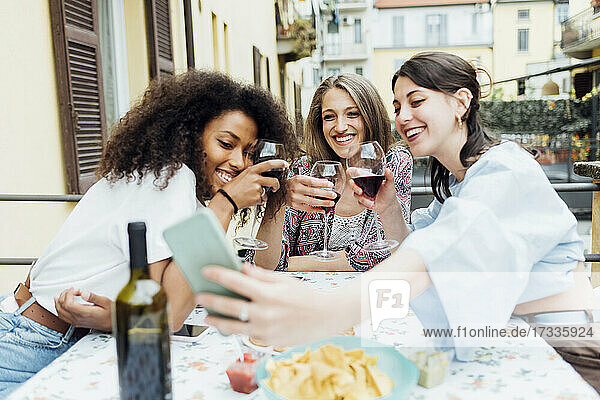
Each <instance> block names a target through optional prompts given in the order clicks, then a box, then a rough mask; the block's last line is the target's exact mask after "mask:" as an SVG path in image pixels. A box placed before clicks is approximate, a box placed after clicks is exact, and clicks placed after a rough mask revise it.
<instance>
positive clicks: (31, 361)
mask: <svg viewBox="0 0 600 400" xmlns="http://www.w3.org/2000/svg"><path fill="white" fill-rule="evenodd" d="M5 297H6V296H0V301H2V299H4V298H5ZM34 301H35V299H33V298H31V299H30V300H29V301H27V302H26V303H25V304H23V305H22V306H21V307H19V309H18V310H17V311H15V312H14V313H3V312H0V399H4V398H5V397H7V396H8V395H9V393H10V392H12V391H14V390H15V389H17V387H18V386H19V385H20V384H21V383H23V382H25V381H26V380H27V379H29V378H31V377H32V376H33V375H35V374H36V373H37V372H38V371H40V370H41V369H42V368H44V367H45V366H46V365H48V364H50V363H51V362H52V361H53V360H54V359H55V358H57V357H58V356H60V355H61V354H63V353H64V352H65V351H67V350H68V349H69V348H70V347H71V346H72V345H73V344H75V342H76V341H77V339H76V338H75V337H73V331H74V328H73V327H72V326H71V327H70V328H69V330H68V331H67V332H66V333H65V334H62V333H59V332H56V331H53V330H52V329H50V328H46V327H45V326H43V325H41V324H38V323H37V322H35V321H32V320H30V319H29V318H27V317H24V316H22V315H21V313H22V312H23V311H24V310H25V309H27V307H29V305H31V304H32V303H33V302H34Z"/></svg>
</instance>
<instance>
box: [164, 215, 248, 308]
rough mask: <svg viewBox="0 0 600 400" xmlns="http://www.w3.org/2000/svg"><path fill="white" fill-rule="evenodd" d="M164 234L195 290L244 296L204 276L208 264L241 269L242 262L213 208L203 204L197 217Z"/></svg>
mask: <svg viewBox="0 0 600 400" xmlns="http://www.w3.org/2000/svg"><path fill="white" fill-rule="evenodd" d="M163 237H164V238H165V241H166V242H167V244H168V245H169V247H170V248H171V251H172V252H173V259H174V260H175V262H176V263H177V265H178V266H179V269H180V270H181V272H183V275H184V276H185V278H186V279H187V281H188V283H189V284H190V287H191V288H192V290H193V292H194V293H196V294H197V293H200V292H210V293H215V294H218V295H222V296H229V297H236V298H242V299H245V297H243V296H240V295H239V294H237V293H234V292H232V291H230V290H229V289H226V288H224V287H223V286H221V285H219V284H218V283H215V282H213V281H209V280H208V279H206V278H204V276H203V275H202V269H203V268H204V267H205V266H207V265H220V266H222V267H226V268H231V269H234V270H236V271H241V270H242V264H241V262H240V261H239V259H238V257H237V256H236V255H235V253H234V250H233V247H232V246H231V244H230V243H229V242H228V241H227V239H226V238H225V233H224V232H223V228H222V227H221V224H220V223H219V221H218V220H217V217H216V216H215V215H214V213H213V212H212V211H211V210H210V209H208V208H205V207H202V208H201V209H200V210H199V211H198V212H197V213H196V214H195V215H194V216H192V217H190V218H188V219H185V220H183V221H181V222H179V223H177V224H175V225H173V226H171V227H169V228H167V229H166V230H165V231H164V232H163Z"/></svg>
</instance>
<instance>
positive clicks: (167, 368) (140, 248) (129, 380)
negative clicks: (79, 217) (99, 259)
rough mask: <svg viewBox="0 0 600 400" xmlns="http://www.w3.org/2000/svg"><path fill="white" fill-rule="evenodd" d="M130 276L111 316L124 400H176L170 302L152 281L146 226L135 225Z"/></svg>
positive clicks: (131, 232) (129, 230)
mask: <svg viewBox="0 0 600 400" xmlns="http://www.w3.org/2000/svg"><path fill="white" fill-rule="evenodd" d="M127 233H128V234H129V255H130V261H129V262H130V268H131V277H130V278H129V282H128V283H127V284H126V285H125V287H123V289H122V290H121V292H120V293H119V295H118V296H117V300H116V301H115V303H114V304H115V305H114V307H115V309H114V312H113V330H114V334H115V338H116V340H117V358H118V366H119V388H120V393H121V400H130V399H131V400H133V399H165V400H166V399H169V400H170V399H172V392H171V353H170V348H169V323H168V311H167V297H166V295H165V293H164V291H163V290H162V288H161V286H160V285H159V284H158V283H157V282H155V281H154V280H152V279H150V272H149V270H148V260H147V253H146V224H144V223H143V222H131V223H129V225H128V226H127Z"/></svg>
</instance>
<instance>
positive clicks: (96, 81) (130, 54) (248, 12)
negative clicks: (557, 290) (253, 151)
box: [0, 0, 296, 271]
mask: <svg viewBox="0 0 600 400" xmlns="http://www.w3.org/2000/svg"><path fill="white" fill-rule="evenodd" d="M0 37H2V40H1V41H0V49H1V50H2V52H3V54H5V55H10V57H9V58H5V59H4V61H3V62H2V63H0V74H1V76H2V78H0V79H1V80H2V84H1V85H0V86H1V87H2V95H0V121H1V122H0V154H1V156H0V166H1V168H0V169H1V170H2V171H3V172H4V174H3V177H2V179H0V193H5V194H10V193H15V194H35V193H39V194H67V193H83V192H85V190H86V189H87V188H88V187H89V186H90V185H91V184H92V183H93V173H94V169H95V167H96V165H97V163H98V161H99V158H100V156H101V153H102V149H103V146H104V144H105V143H106V140H107V138H108V137H109V135H110V128H111V126H112V125H113V124H114V123H115V122H116V121H118V120H119V118H120V117H121V116H122V115H124V113H125V112H127V110H128V109H129V107H130V105H131V104H134V103H135V102H136V101H137V99H139V98H140V96H141V95H142V94H143V92H144V90H145V89H146V87H147V86H148V83H149V82H150V80H151V79H153V78H155V77H157V76H160V75H161V74H175V73H179V72H183V71H186V70H187V69H188V68H208V69H216V70H219V71H223V72H226V73H229V74H230V75H232V76H233V77H234V78H237V79H240V80H243V81H247V82H254V83H255V84H257V85H260V86H263V87H265V88H267V89H269V90H270V91H271V92H272V93H274V94H275V95H276V96H280V95H281V89H280V88H281V87H282V85H281V81H282V80H283V82H284V85H283V86H285V85H288V86H289V85H290V83H291V81H290V79H296V78H294V77H291V78H290V76H288V75H286V74H285V71H286V68H285V66H283V68H281V66H280V65H279V60H278V49H277V29H276V2H275V1H273V0H269V1H252V2H247V1H239V2H238V1H236V2H233V1H220V0H101V1H97V0H77V1H74V0H32V1H27V2H21V1H10V2H6V1H5V2H1V3H0ZM282 69H283V71H284V73H283V74H280V73H278V72H279V71H281V70H282ZM289 96H290V95H289V93H288V94H287V95H286V98H285V99H284V100H286V104H288V105H289V104H292V105H293V97H291V99H290V98H289ZM292 96H293V94H292ZM292 107H293V106H292ZM288 109H290V107H288ZM32 112H33V113H34V114H35V115H32ZM292 115H293V114H292ZM72 208H73V204H71V203H60V202H57V203H41V202H35V203H23V202H0V219H2V221H3V223H2V224H1V228H0V257H13V258H14V257H25V258H29V257H37V256H38V255H39V254H40V253H41V251H42V250H43V249H44V247H45V246H46V245H47V244H48V242H49V241H50V240H51V239H52V237H53V236H54V235H55V233H56V231H57V230H58V228H59V227H60V226H61V224H62V222H63V221H64V219H65V218H66V216H67V215H68V214H69V213H70V211H71V210H72ZM7 268H8V267H7ZM3 271H8V269H3Z"/></svg>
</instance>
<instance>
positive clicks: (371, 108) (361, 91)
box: [304, 74, 394, 162]
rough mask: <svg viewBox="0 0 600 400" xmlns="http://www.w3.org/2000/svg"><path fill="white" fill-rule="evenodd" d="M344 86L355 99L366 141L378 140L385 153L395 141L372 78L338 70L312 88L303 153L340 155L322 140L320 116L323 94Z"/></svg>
mask: <svg viewBox="0 0 600 400" xmlns="http://www.w3.org/2000/svg"><path fill="white" fill-rule="evenodd" d="M333 88H338V89H342V90H345V91H346V92H347V93H348V94H349V95H350V97H352V100H354V102H355V103H356V106H357V107H358V110H359V112H360V115H361V117H362V119H363V121H364V126H365V138H364V140H365V141H371V140H373V141H377V142H379V144H380V145H381V147H382V148H383V150H384V151H385V152H386V153H387V151H388V150H389V148H390V147H391V146H392V144H393V143H394V136H393V135H392V126H391V123H390V119H389V117H388V114H387V111H386V109H385V106H384V105H383V100H382V99H381V96H380V95H379V93H377V89H376V88H375V86H373V84H372V83H371V82H369V81H368V80H367V79H366V78H364V77H362V76H361V75H356V74H341V75H337V76H330V77H329V78H327V79H325V80H324V81H323V82H322V83H321V84H320V85H319V87H318V88H317V90H316V91H315V94H314V95H313V98H312V102H311V104H310V111H309V113H308V117H307V118H306V124H305V126H304V140H305V144H306V154H307V156H308V157H309V159H310V160H311V161H312V162H315V161H318V160H338V159H339V158H340V157H339V156H338V155H337V154H336V153H335V152H334V151H333V149H332V148H331V147H329V145H328V144H327V142H326V141H325V134H324V132H323V120H322V116H321V112H322V108H323V96H325V93H327V91H329V90H330V89H333Z"/></svg>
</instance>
